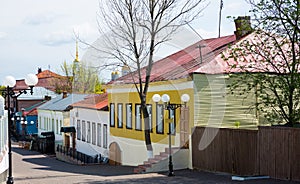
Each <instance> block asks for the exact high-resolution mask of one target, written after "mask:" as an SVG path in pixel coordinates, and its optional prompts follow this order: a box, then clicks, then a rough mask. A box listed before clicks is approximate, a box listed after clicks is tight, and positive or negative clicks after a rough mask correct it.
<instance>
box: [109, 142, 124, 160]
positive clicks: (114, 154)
mask: <svg viewBox="0 0 300 184" xmlns="http://www.w3.org/2000/svg"><path fill="white" fill-rule="evenodd" d="M121 163H122V162H121V149H120V146H119V145H118V144H117V143H116V142H113V143H111V144H110V146H109V165H121Z"/></svg>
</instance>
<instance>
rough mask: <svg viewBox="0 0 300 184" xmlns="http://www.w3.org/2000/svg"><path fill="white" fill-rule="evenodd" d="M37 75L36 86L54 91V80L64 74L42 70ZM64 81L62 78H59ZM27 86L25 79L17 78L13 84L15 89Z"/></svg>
mask: <svg viewBox="0 0 300 184" xmlns="http://www.w3.org/2000/svg"><path fill="white" fill-rule="evenodd" d="M37 77H38V79H39V81H38V83H37V85H36V86H39V87H44V88H46V89H48V90H51V91H55V81H54V80H57V79H63V77H64V76H61V75H58V74H56V73H54V72H51V71H50V70H44V71H42V72H40V73H38V74H37ZM60 81H64V80H60ZM26 88H28V86H27V85H26V84H25V80H24V79H21V80H17V81H16V85H15V88H14V89H15V90H20V89H26Z"/></svg>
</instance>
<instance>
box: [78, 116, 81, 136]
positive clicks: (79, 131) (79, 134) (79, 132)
mask: <svg viewBox="0 0 300 184" xmlns="http://www.w3.org/2000/svg"><path fill="white" fill-rule="evenodd" d="M77 139H78V140H81V126H80V120H77Z"/></svg>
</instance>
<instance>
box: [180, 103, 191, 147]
mask: <svg viewBox="0 0 300 184" xmlns="http://www.w3.org/2000/svg"><path fill="white" fill-rule="evenodd" d="M180 147H181V148H184V149H188V148H189V108H188V107H182V108H180Z"/></svg>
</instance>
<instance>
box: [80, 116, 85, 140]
mask: <svg viewBox="0 0 300 184" xmlns="http://www.w3.org/2000/svg"><path fill="white" fill-rule="evenodd" d="M85 136H86V128H85V121H82V138H81V140H82V141H85Z"/></svg>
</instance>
